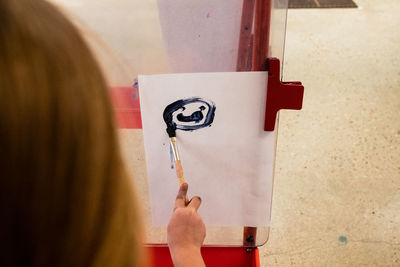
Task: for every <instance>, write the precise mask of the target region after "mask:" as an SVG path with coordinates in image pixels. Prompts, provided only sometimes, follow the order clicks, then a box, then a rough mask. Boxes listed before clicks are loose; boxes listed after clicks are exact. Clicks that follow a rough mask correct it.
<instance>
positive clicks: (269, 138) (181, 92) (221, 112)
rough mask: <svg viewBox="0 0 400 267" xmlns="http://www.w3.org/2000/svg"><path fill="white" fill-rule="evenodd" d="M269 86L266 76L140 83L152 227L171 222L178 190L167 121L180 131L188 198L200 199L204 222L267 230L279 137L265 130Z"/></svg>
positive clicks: (197, 76)
mask: <svg viewBox="0 0 400 267" xmlns="http://www.w3.org/2000/svg"><path fill="white" fill-rule="evenodd" d="M266 83H267V72H229V73H223V72H220V73H193V74H166V75H150V76H139V94H140V104H141V114H142V122H143V135H144V145H145V154H146V165H147V174H148V182H149V190H150V202H151V211H152V221H153V224H154V225H157V226H158V225H161V226H162V225H166V224H167V223H168V220H169V218H170V216H171V212H172V210H173V203H174V200H175V197H176V194H177V191H178V187H179V186H178V179H177V177H176V172H175V169H173V168H171V157H170V145H169V137H168V134H167V132H166V128H167V124H166V121H167V123H171V121H172V123H175V125H176V128H177V130H176V136H177V143H178V148H179V152H180V156H181V161H182V165H183V171H184V174H185V178H186V181H187V182H188V184H189V197H190V196H194V195H199V196H201V198H202V200H203V201H202V205H201V207H200V209H199V213H200V215H201V216H202V217H203V219H204V221H205V223H206V224H207V225H216V226H267V225H268V224H269V221H270V208H271V194H272V175H273V164H274V156H275V133H274V132H264V131H263V127H264V112H265V100H266ZM212 113H213V114H212ZM163 114H164V115H165V114H166V116H163ZM164 117H165V118H167V119H166V121H165V118H164ZM202 126H205V127H202Z"/></svg>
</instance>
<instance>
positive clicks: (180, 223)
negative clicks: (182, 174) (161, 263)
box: [167, 183, 206, 267]
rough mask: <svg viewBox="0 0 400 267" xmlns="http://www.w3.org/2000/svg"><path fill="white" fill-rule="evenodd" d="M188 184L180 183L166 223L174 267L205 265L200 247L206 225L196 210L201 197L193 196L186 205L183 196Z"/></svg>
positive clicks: (184, 196)
mask: <svg viewBox="0 0 400 267" xmlns="http://www.w3.org/2000/svg"><path fill="white" fill-rule="evenodd" d="M187 190H188V184H187V183H184V184H182V185H181V187H180V189H179V192H178V196H177V197H176V200H175V207H174V211H173V213H172V216H171V219H170V221H169V224H168V228H167V233H168V237H167V239H168V246H169V249H170V253H171V257H172V261H173V262H174V265H175V267H178V266H205V265H204V262H203V259H202V257H201V253H200V248H201V246H202V244H203V242H204V238H205V237H206V227H205V225H204V222H203V220H202V219H201V217H200V215H199V214H198V213H197V210H198V209H199V207H200V204H201V199H200V197H198V196H195V197H193V198H192V199H191V200H190V201H189V203H188V205H187V206H186V205H185V198H186V194H187Z"/></svg>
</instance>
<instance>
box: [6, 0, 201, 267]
mask: <svg viewBox="0 0 400 267" xmlns="http://www.w3.org/2000/svg"><path fill="white" fill-rule="evenodd" d="M115 128H116V126H115V122H114V120H113V114H112V107H111V104H110V100H109V98H108V93H107V86H106V83H105V80H104V78H103V75H102V73H101V71H100V69H99V67H98V65H97V63H96V60H95V58H94V57H93V55H92V53H91V51H90V50H89V49H88V46H87V45H86V43H85V42H84V40H83V38H82V37H81V36H80V35H79V33H78V31H77V30H76V29H75V28H74V27H73V25H72V24H71V23H70V22H69V21H68V20H67V19H66V18H65V17H64V16H63V15H62V14H61V13H60V12H59V11H58V10H57V9H56V8H55V7H53V6H52V5H51V4H49V3H47V2H45V1H43V0H18V1H9V0H0V190H1V193H0V214H1V219H0V266H143V264H144V262H145V259H143V258H141V257H140V255H141V242H142V238H143V237H142V225H141V223H140V222H141V220H140V216H139V213H138V211H137V208H138V206H139V203H138V202H137V200H136V198H135V194H134V190H133V187H132V184H131V182H130V180H131V178H130V177H129V176H128V174H127V172H126V169H125V166H124V163H123V160H122V158H121V154H120V150H119V147H118V142H117V133H116V129H115ZM186 191H187V184H184V185H183V186H182V187H181V188H180V191H179V193H178V197H177V199H176V204H175V210H174V212H173V215H172V217H171V221H170V224H169V226H168V243H169V246H170V251H171V256H172V259H173V261H174V263H175V265H176V266H204V263H203V260H202V258H201V254H200V247H201V245H202V243H203V240H204V237H205V227H204V223H203V221H202V219H201V218H200V216H199V215H198V214H197V212H196V211H197V209H198V207H199V205H200V203H201V201H200V198H198V197H195V198H193V199H192V201H191V202H190V203H189V205H188V206H187V207H186V206H185V203H184V197H183V196H184V195H185V194H186Z"/></svg>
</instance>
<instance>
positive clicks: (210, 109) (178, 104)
mask: <svg viewBox="0 0 400 267" xmlns="http://www.w3.org/2000/svg"><path fill="white" fill-rule="evenodd" d="M215 109H216V108H215V105H214V103H213V102H212V101H207V100H204V99H201V98H198V97H193V98H187V99H181V100H178V101H175V102H173V103H171V104H169V105H168V106H167V107H166V108H165V110H164V113H163V118H164V121H165V123H166V124H167V132H168V134H169V135H170V137H171V135H172V136H175V130H176V129H179V130H183V131H193V130H197V129H200V128H203V127H206V126H210V125H211V123H212V122H213V120H214V115H215Z"/></svg>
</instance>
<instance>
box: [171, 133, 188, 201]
mask: <svg viewBox="0 0 400 267" xmlns="http://www.w3.org/2000/svg"><path fill="white" fill-rule="evenodd" d="M167 133H168V136H169V141H170V145H171V148H172V153H173V157H174V162H175V170H176V176H177V177H178V182H179V185H182V184H183V183H184V182H185V176H184V175H183V168H182V163H181V159H180V157H179V152H178V146H177V144H176V130H175V129H174V128H173V127H170V126H168V128H167ZM185 203H188V196H187V195H186V197H185Z"/></svg>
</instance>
